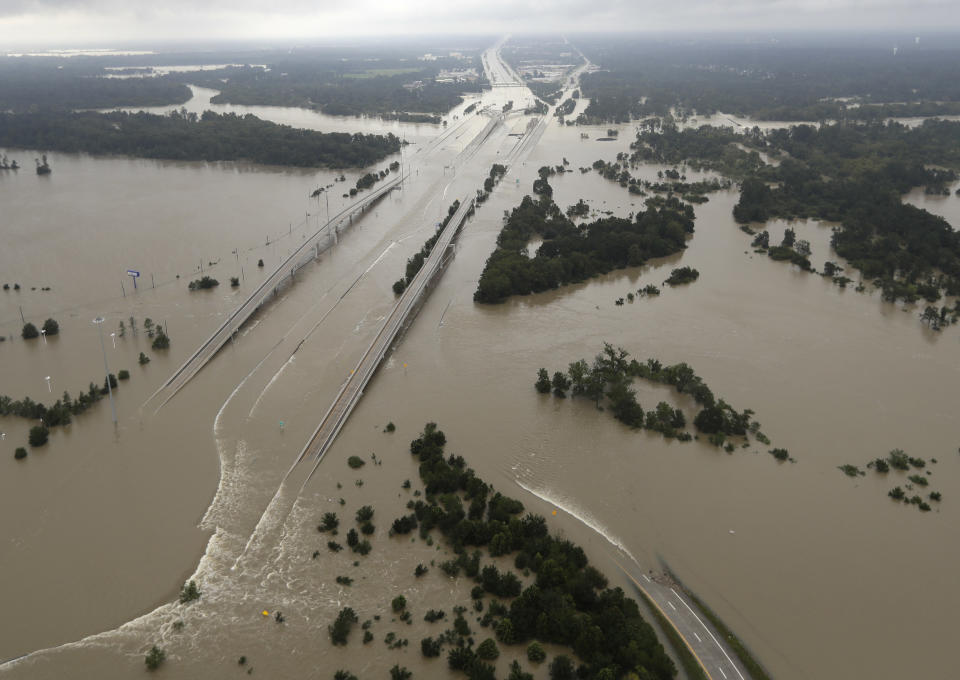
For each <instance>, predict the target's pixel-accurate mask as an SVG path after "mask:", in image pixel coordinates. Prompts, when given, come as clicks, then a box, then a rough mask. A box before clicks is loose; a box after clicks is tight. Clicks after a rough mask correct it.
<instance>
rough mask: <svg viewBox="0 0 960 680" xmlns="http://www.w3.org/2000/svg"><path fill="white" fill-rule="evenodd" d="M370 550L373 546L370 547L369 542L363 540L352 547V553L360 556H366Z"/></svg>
mask: <svg viewBox="0 0 960 680" xmlns="http://www.w3.org/2000/svg"><path fill="white" fill-rule="evenodd" d="M372 549H373V546H371V545H370V541H367V540H363V541H360V542H359V543H358V544H357V545H356V546H355V547H354V549H353V552H355V553H359V554H361V555H367V554H368V553H369V552H370V551H371V550H372Z"/></svg>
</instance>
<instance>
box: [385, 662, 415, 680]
mask: <svg viewBox="0 0 960 680" xmlns="http://www.w3.org/2000/svg"><path fill="white" fill-rule="evenodd" d="M412 677H413V673H411V672H410V671H408V670H407V668H406V666H400V665H399V664H396V665H394V666H393V668H391V669H390V680H410V678H412Z"/></svg>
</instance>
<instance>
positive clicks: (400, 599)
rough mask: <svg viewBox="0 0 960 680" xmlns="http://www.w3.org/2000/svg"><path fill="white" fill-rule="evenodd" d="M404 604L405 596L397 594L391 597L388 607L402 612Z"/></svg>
mask: <svg viewBox="0 0 960 680" xmlns="http://www.w3.org/2000/svg"><path fill="white" fill-rule="evenodd" d="M406 606H407V598H405V597H404V596H403V595H397V596H396V597H395V598H393V601H391V602H390V608H391V609H392V610H393V611H394V612H397V613H399V612H402V611H403V610H404V609H405V608H406Z"/></svg>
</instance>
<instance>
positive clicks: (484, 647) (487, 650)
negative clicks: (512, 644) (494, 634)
mask: <svg viewBox="0 0 960 680" xmlns="http://www.w3.org/2000/svg"><path fill="white" fill-rule="evenodd" d="M477 656H478V657H480V658H481V659H483V660H484V661H493V660H494V659H496V658H497V657H498V656H500V650H499V649H498V648H497V643H496V642H494V640H493V638H487V639H486V640H484V641H483V642H481V643H480V646H479V647H477Z"/></svg>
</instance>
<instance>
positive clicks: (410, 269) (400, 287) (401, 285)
mask: <svg viewBox="0 0 960 680" xmlns="http://www.w3.org/2000/svg"><path fill="white" fill-rule="evenodd" d="M459 209H460V201H459V200H457V201H454V202H453V204H452V205H451V206H450V207H449V208H448V209H447V216H446V217H444V218H443V221H442V222H440V224H438V225H437V230H436V232H434V234H433V236H431V237H430V238H428V239H427V240H426V241H425V242H424V244H423V247H422V248H421V249H420V252H419V253H417V254H416V255H414V256H413V257H411V258H410V259H408V260H407V269H406V272H405V274H404V277H403V278H402V279H399V280H398V281H396V282H395V283H394V284H393V292H394V293H395V294H396V295H400V294H401V293H402V292H403V291H404V290H406V288H407V286H409V285H410V282H411V281H413V277H415V276H416V275H417V272H419V271H420V269H421V268H422V267H423V263H424V262H426V261H427V258H428V257H430V253H431V252H432V251H433V247H434V246H435V245H436V244H437V240H438V239H439V238H440V234H442V233H443V230H444V229H446V228H447V225H448V224H449V223H450V220H451V219H453V216H454V215H455V214H456V213H457V210H459Z"/></svg>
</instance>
